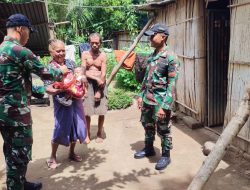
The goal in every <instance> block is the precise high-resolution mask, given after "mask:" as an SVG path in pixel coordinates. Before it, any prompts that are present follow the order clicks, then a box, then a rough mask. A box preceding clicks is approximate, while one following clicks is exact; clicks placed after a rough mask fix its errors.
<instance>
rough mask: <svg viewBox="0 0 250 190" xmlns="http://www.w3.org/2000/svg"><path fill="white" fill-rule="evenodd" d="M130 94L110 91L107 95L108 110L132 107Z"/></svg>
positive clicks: (119, 90) (123, 91) (121, 91)
mask: <svg viewBox="0 0 250 190" xmlns="http://www.w3.org/2000/svg"><path fill="white" fill-rule="evenodd" d="M132 103H133V99H132V96H131V93H129V92H127V91H125V90H122V89H112V90H111V91H109V94H108V109H109V110H115V109H125V108H127V107H129V106H130V105H132Z"/></svg>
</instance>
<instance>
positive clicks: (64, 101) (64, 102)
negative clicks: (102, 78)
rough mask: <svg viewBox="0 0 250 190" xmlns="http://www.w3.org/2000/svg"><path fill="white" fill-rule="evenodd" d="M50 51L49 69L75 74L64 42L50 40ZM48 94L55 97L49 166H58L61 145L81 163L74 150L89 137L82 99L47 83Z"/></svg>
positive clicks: (71, 158) (70, 157)
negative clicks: (60, 67) (68, 71)
mask: <svg viewBox="0 0 250 190" xmlns="http://www.w3.org/2000/svg"><path fill="white" fill-rule="evenodd" d="M49 51H50V55H51V57H52V60H51V61H50V63H49V67H58V66H60V65H66V66H67V68H68V69H69V70H70V71H71V72H72V73H73V72H74V69H75V64H74V62H73V61H71V60H67V59H65V45H64V42H62V41H61V40H57V39H54V40H50V43H49ZM46 92H47V93H48V94H51V95H53V103H54V118H55V128H54V132H53V137H52V141H51V147H52V152H51V156H50V158H49V159H48V160H47V165H48V167H49V168H52V169H55V168H56V167H57V166H58V164H57V160H56V152H57V149H58V146H59V145H64V146H70V149H69V159H70V160H73V161H76V162H81V161H82V158H81V156H80V155H77V154H76V153H75V151H74V150H75V145H76V141H77V140H79V141H80V143H83V142H84V141H85V139H86V136H87V131H86V119H85V114H84V110H83V105H82V99H76V98H69V97H68V93H67V92H65V91H64V90H62V89H55V88H54V87H53V84H51V83H50V84H49V83H47V87H46ZM65 97H66V98H65Z"/></svg>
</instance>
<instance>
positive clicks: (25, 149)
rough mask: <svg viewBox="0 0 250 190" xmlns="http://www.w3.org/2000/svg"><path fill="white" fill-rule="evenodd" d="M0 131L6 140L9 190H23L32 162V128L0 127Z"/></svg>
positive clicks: (5, 150)
mask: <svg viewBox="0 0 250 190" xmlns="http://www.w3.org/2000/svg"><path fill="white" fill-rule="evenodd" d="M0 131H1V134H2V137H3V140H4V145H3V152H4V156H5V162H6V170H7V172H6V175H7V179H6V184H7V189H8V190H23V189H24V182H25V180H26V179H25V175H26V171H27V166H28V163H29V161H30V160H31V147H32V143H33V139H32V127H31V126H25V127H24V126H18V127H13V126H4V127H1V126H0Z"/></svg>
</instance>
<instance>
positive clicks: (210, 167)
mask: <svg viewBox="0 0 250 190" xmlns="http://www.w3.org/2000/svg"><path fill="white" fill-rule="evenodd" d="M249 116H250V86H248V87H247V90H246V94H245V96H244V98H243V100H242V101H241V104H240V107H239V109H238V110H237V112H236V114H235V116H233V118H232V119H231V120H230V122H229V123H228V125H227V127H226V128H225V130H224V131H223V133H222V134H221V136H220V137H219V139H218V140H217V142H216V144H215V146H214V148H213V149H212V151H211V152H210V154H209V155H208V157H207V158H206V160H205V161H204V163H203V165H202V166H201V168H200V170H199V171H198V173H197V174H196V176H195V177H194V179H193V180H192V182H191V184H190V185H189V187H188V189H187V190H201V189H202V188H203V187H204V185H205V184H206V182H207V181H208V179H209V177H210V176H211V174H212V173H213V171H214V170H215V169H216V167H217V166H218V164H219V162H220V161H221V159H222V158H223V156H224V155H225V152H226V148H227V146H228V145H229V144H230V143H231V142H232V140H233V138H234V137H235V136H236V135H237V134H238V133H239V131H240V129H241V128H242V127H243V126H244V125H245V123H246V122H247V120H248V118H249Z"/></svg>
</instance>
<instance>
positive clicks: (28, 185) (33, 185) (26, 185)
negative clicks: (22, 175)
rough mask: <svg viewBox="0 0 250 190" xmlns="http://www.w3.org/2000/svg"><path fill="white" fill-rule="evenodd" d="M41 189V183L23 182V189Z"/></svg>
mask: <svg viewBox="0 0 250 190" xmlns="http://www.w3.org/2000/svg"><path fill="white" fill-rule="evenodd" d="M40 189H42V183H32V182H28V181H25V182H24V190H40Z"/></svg>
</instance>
